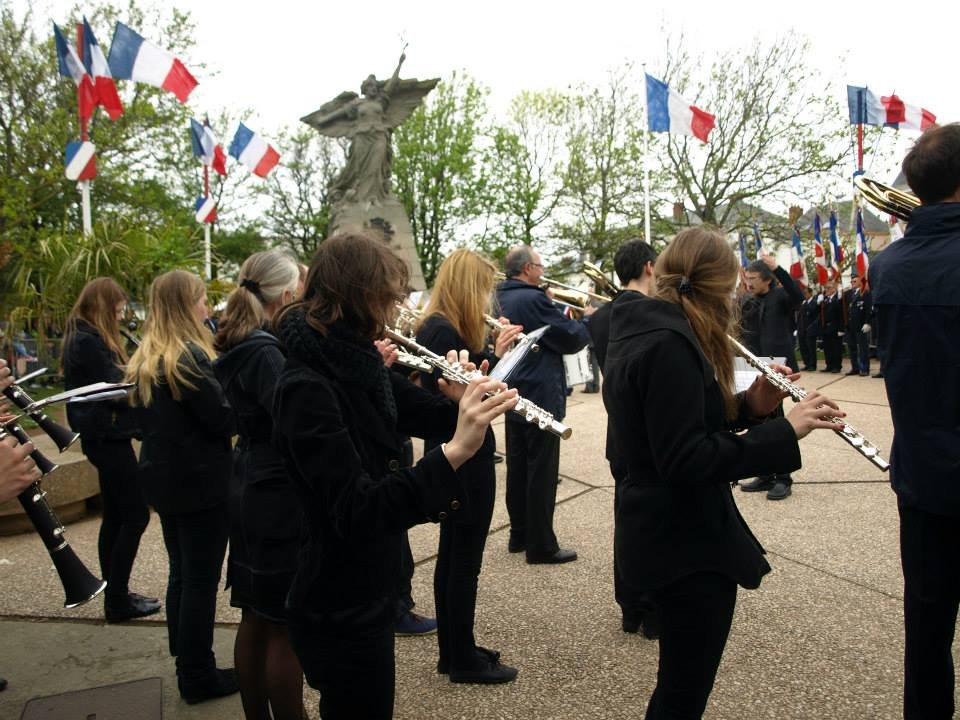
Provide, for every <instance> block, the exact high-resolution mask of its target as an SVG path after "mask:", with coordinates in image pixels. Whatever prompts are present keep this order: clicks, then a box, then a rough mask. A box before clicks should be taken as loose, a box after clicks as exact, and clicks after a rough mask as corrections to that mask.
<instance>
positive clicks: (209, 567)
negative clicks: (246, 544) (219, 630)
mask: <svg viewBox="0 0 960 720" xmlns="http://www.w3.org/2000/svg"><path fill="white" fill-rule="evenodd" d="M160 525H161V527H162V528H163V543H164V545H166V547H167V557H168V558H169V561H170V576H169V579H168V580H167V635H168V638H169V642H170V654H171V655H173V656H175V657H176V658H177V677H178V679H179V680H180V681H181V683H183V684H189V683H191V682H201V681H202V680H203V679H204V677H205V676H208V675H209V673H210V672H212V670H213V669H214V668H215V667H216V658H215V657H214V654H213V623H214V618H215V615H216V608H217V587H218V585H219V584H220V570H221V568H222V567H223V557H224V555H225V554H226V551H227V535H228V532H229V530H228V520H227V506H226V505H216V506H214V507H212V508H206V509H204V510H198V511H197V512H192V513H160Z"/></svg>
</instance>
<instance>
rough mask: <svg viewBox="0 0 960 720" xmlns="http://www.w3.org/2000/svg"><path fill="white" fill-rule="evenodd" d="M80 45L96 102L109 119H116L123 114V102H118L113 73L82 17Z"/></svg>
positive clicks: (85, 20) (88, 25)
mask: <svg viewBox="0 0 960 720" xmlns="http://www.w3.org/2000/svg"><path fill="white" fill-rule="evenodd" d="M82 47H83V65H84V67H85V68H86V71H87V74H88V75H89V76H90V77H92V78H93V88H94V91H95V94H96V97H97V104H98V105H101V106H102V107H103V109H104V110H106V111H107V115H109V116H110V119H111V120H116V119H117V118H118V117H120V116H121V115H123V103H121V102H120V96H119V95H118V94H117V84H116V83H115V82H114V81H113V75H111V74H110V65H108V64H107V58H106V57H104V55H103V50H101V49H100V45H99V43H97V38H95V37H94V35H93V30H92V29H91V27H90V23H88V22H87V19H86V18H84V19H83V42H82Z"/></svg>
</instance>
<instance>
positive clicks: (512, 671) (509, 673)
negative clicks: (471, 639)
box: [450, 646, 518, 685]
mask: <svg viewBox="0 0 960 720" xmlns="http://www.w3.org/2000/svg"><path fill="white" fill-rule="evenodd" d="M477 660H478V662H477V665H476V666H475V667H474V669H472V670H457V669H455V668H450V682H455V683H473V684H477V685H497V684H499V683H506V682H510V681H512V680H516V678H517V672H518V671H517V669H516V668H514V667H510V666H509V665H504V664H503V663H501V662H500V653H498V652H497V651H495V650H487V649H486V648H482V647H479V646H478V647H477Z"/></svg>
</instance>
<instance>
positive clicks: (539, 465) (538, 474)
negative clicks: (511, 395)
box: [506, 419, 560, 557]
mask: <svg viewBox="0 0 960 720" xmlns="http://www.w3.org/2000/svg"><path fill="white" fill-rule="evenodd" d="M506 436H507V512H508V513H509V515H510V526H511V527H510V536H511V538H516V539H517V540H519V541H523V542H525V543H526V547H527V557H537V556H544V555H552V554H553V553H555V552H556V551H557V550H559V549H560V546H559V545H558V544H557V536H556V535H555V534H554V532H553V510H554V506H555V505H556V503H557V478H558V476H559V472H560V438H558V437H557V436H556V435H553V434H551V433H548V432H544V431H543V430H541V429H540V428H538V427H537V426H536V425H532V424H530V423H525V422H516V421H513V420H510V419H508V420H507V421H506Z"/></svg>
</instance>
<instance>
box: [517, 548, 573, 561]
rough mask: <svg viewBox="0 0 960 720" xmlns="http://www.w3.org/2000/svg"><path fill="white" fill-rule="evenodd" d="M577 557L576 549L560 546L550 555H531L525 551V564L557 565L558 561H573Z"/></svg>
mask: <svg viewBox="0 0 960 720" xmlns="http://www.w3.org/2000/svg"><path fill="white" fill-rule="evenodd" d="M576 559H577V551H576V550H567V549H566V548H560V549H559V550H557V551H556V552H555V553H551V554H550V555H531V554H530V553H527V565H559V564H560V563H568V562H573V561H574V560H576Z"/></svg>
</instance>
